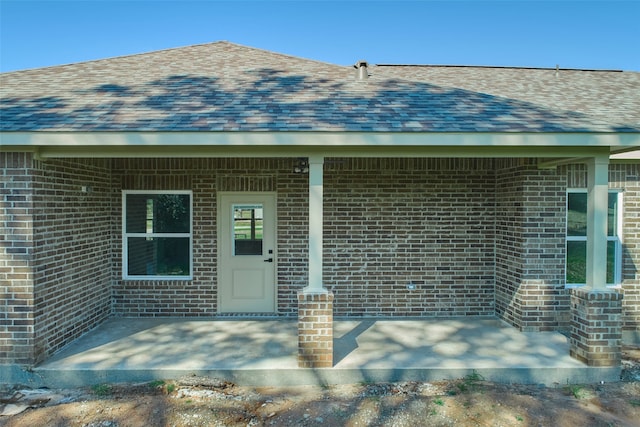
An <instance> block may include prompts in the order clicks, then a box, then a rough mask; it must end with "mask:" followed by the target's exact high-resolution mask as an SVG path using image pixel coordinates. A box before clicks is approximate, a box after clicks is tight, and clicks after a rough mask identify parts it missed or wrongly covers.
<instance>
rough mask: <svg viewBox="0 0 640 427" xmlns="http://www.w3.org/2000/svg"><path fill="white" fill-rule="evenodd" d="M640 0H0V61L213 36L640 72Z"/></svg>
mask: <svg viewBox="0 0 640 427" xmlns="http://www.w3.org/2000/svg"><path fill="white" fill-rule="evenodd" d="M639 22H640V0H626V1H612V0H610V1H577V0H574V1H542V0H529V1H522V0H511V1H505V0H503V1H481V0H476V1H456V0H450V1H434V0H422V1H420V0H414V1H376V0H369V1H366V2H362V1H354V0H342V1H327V0H315V1H269V0H263V1H243V0H239V1H232V2H229V1H213V0H210V1H206V0H199V1H189V0H186V1H169V0H164V1H162V0H156V1H145V0H129V1H107V0H84V1H80V0H76V1H55V0H45V1H34V0H19V1H18V0H0V71H3V72H4V71H12V70H19V69H27V68H36V67H43V66H50V65H59V64H67V63H72V62H79V61H86V60H92V59H99V58H106V57H113V56H121V55H128V54H134V53H141V52H148V51H153V50H159V49H167V48H172V47H179V46H186V45H191V44H199V43H207V42H212V41H218V40H228V41H231V42H235V43H239V44H243V45H248V46H254V47H258V48H263V49H268V50H272V51H276V52H282V53H287V54H291V55H296V56H301V57H306V58H311V59H316V60H320V61H326V62H331V63H336V64H341V65H351V64H353V63H355V61H356V60H359V59H365V60H367V61H369V62H370V63H377V64H388V63H398V64H400V63H402V64H407V63H410V64H449V65H497V66H524V67H555V65H556V64H559V65H560V67H563V68H586V69H622V70H633V71H640V47H639V46H640V30H639V29H638V28H639V26H640V24H639Z"/></svg>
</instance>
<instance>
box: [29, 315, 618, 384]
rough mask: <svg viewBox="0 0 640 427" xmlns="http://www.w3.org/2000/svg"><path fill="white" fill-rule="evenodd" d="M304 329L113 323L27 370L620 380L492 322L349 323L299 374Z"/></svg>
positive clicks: (74, 378)
mask: <svg viewBox="0 0 640 427" xmlns="http://www.w3.org/2000/svg"><path fill="white" fill-rule="evenodd" d="M296 356H297V322H296V320H292V319H278V318H260V319H258V318H255V319H251V318H233V317H229V318H216V319H207V320H194V319H166V318H164V319H130V318H113V319H110V320H109V321H107V322H105V323H104V324H102V325H101V326H99V327H98V328H96V329H95V330H93V331H91V332H90V333H88V334H86V335H85V336H84V337H82V338H80V339H78V340H77V341H75V342H74V343H72V344H71V345H69V346H67V347H66V348H64V349H63V350H62V351H60V352H59V353H57V354H56V355H54V356H53V357H52V358H50V359H49V360H47V361H46V362H44V363H42V364H41V365H39V366H37V367H36V368H34V369H33V370H32V371H30V372H23V373H22V374H21V375H24V376H25V378H24V379H25V380H27V381H29V382H31V383H34V384H35V385H46V386H49V387H72V386H80V385H89V384H96V383H102V382H121V381H134V382H138V381H151V380H154V379H170V378H176V377H179V376H182V375H189V374H196V375H207V376H211V377H218V378H225V379H228V380H230V381H233V382H235V383H238V384H244V385H300V384H318V383H320V384H331V383H351V382H354V383H355V382H363V381H367V382H368V381H399V380H420V381H433V380H438V379H451V378H461V377H464V376H465V375H467V374H469V373H472V372H473V371H476V372H478V373H479V374H481V375H482V376H483V377H484V378H486V379H487V380H492V381H498V382H518V383H536V384H537V383H543V384H547V385H553V384H554V383H555V384H567V383H586V382H600V381H606V382H609V381H617V380H618V379H619V376H620V368H593V367H588V366H586V365H584V364H582V363H581V362H578V361H577V360H575V359H573V358H571V357H570V356H569V343H568V339H567V338H566V337H565V336H563V335H562V334H560V333H555V332H546V333H523V332H519V331H518V330H516V329H514V328H512V327H511V326H509V325H507V324H505V323H504V322H502V321H500V320H497V319H493V318H453V319H420V320H415V319H411V320H409V319H407V320H390V319H349V320H336V321H335V323H334V367H333V368H326V369H300V368H298V367H297V360H296Z"/></svg>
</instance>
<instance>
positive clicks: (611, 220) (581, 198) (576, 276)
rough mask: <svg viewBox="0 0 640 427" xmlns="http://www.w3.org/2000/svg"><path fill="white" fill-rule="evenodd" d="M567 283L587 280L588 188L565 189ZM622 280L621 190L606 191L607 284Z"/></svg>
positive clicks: (615, 283) (568, 284)
mask: <svg viewBox="0 0 640 427" xmlns="http://www.w3.org/2000/svg"><path fill="white" fill-rule="evenodd" d="M566 249H567V252H566V269H565V271H566V278H565V279H566V285H567V287H575V286H581V285H585V284H586V282H587V190H586V189H574V190H568V191H567V246H566ZM621 279H622V192H621V191H617V190H609V199H608V203H607V285H609V286H613V285H618V284H620V282H621Z"/></svg>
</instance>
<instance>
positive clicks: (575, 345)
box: [570, 288, 622, 366]
mask: <svg viewBox="0 0 640 427" xmlns="http://www.w3.org/2000/svg"><path fill="white" fill-rule="evenodd" d="M621 345H622V294H621V293H618V292H615V291H611V290H597V291H594V290H593V289H591V288H577V289H572V290H571V349H570V354H571V356H572V357H574V358H575V359H578V360H579V361H581V362H584V363H586V364H587V365H589V366H620V363H621V351H622V349H621Z"/></svg>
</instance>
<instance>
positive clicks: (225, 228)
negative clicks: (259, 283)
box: [216, 191, 278, 315]
mask: <svg viewBox="0 0 640 427" xmlns="http://www.w3.org/2000/svg"><path fill="white" fill-rule="evenodd" d="M236 196H240V197H246V196H249V197H251V196H268V197H270V198H271V199H272V202H273V254H263V256H264V257H265V258H267V257H269V258H270V257H273V311H272V312H264V313H265V314H266V313H273V314H275V313H277V311H278V284H277V277H278V256H277V255H278V197H277V193H276V192H275V191H218V192H217V194H216V233H217V234H216V262H217V268H216V270H217V274H216V284H217V298H216V299H217V310H216V312H217V313H219V314H220V313H222V314H224V313H235V312H234V311H222V308H223V307H222V292H221V288H222V286H223V284H222V274H223V272H222V265H223V260H222V255H223V250H224V248H222V243H223V239H222V238H221V236H223V234H224V233H230V232H231V230H230V229H229V225H230V224H225V223H224V221H223V213H222V209H226V208H225V207H224V206H223V204H224V202H226V200H225V201H224V202H223V199H227V198H229V199H231V200H230V201H231V202H232V203H235V201H234V200H233V198H234V197H236ZM241 203H242V202H241ZM227 250H231V248H227ZM238 313H243V312H238ZM251 313H253V312H246V314H247V315H248V314H251Z"/></svg>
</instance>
